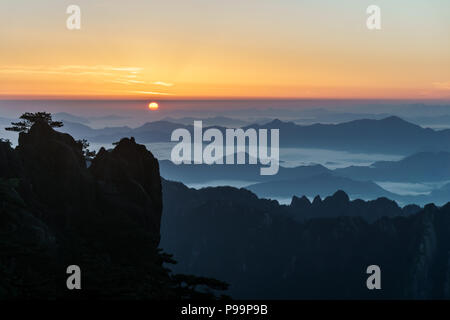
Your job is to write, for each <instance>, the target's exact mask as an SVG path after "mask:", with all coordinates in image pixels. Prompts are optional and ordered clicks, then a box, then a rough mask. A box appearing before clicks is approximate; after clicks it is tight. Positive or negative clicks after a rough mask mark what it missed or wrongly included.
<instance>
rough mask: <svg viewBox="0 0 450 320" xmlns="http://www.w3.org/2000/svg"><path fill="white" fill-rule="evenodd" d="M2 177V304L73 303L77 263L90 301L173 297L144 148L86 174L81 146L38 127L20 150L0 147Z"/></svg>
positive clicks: (108, 155) (108, 156)
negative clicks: (70, 283)
mask: <svg viewBox="0 0 450 320" xmlns="http://www.w3.org/2000/svg"><path fill="white" fill-rule="evenodd" d="M0 168H1V169H0V249H1V251H0V274H2V275H1V276H0V278H2V280H0V297H2V296H4V297H9V298H14V297H17V298H23V297H27V296H29V297H36V296H39V295H41V296H43V297H47V298H52V297H53V298H55V297H70V296H71V292H69V291H68V290H67V289H66V288H65V280H64V279H65V277H66V274H65V269H66V268H67V266H69V265H71V264H77V265H80V266H82V269H83V279H84V286H83V294H84V295H85V296H86V297H125V296H128V297H155V296H157V297H159V298H164V297H165V296H170V294H172V293H173V291H170V282H171V280H170V277H169V275H168V273H167V270H166V269H164V268H163V267H162V262H163V260H164V259H165V258H164V257H163V256H161V255H160V254H159V253H158V249H157V247H158V243H159V238H160V230H159V225H160V220H161V212H162V195H161V180H160V176H159V167H158V162H157V160H156V159H155V158H154V157H153V155H152V154H151V153H150V152H149V151H147V150H146V149H145V147H144V146H142V145H138V144H136V142H135V141H134V139H123V140H122V141H121V142H120V143H119V144H118V145H117V146H116V148H114V149H113V150H111V151H106V150H104V149H103V150H102V151H101V152H100V153H99V155H98V156H97V157H96V158H95V159H94V160H93V162H92V166H91V167H90V168H87V167H86V162H85V159H84V157H83V152H82V146H81V144H80V143H79V142H77V141H75V140H74V139H73V138H72V137H71V136H70V135H68V134H63V133H60V132H57V131H55V130H53V129H52V128H51V127H50V126H49V125H48V124H46V123H44V122H37V123H35V124H34V125H33V126H32V127H31V129H30V130H29V132H23V133H20V136H19V145H18V147H17V148H16V149H15V150H14V149H12V148H11V147H10V146H9V144H7V143H4V142H2V143H0ZM39 279H40V280H39ZM125 279H126V281H125ZM146 279H147V280H146ZM149 279H150V280H149ZM151 279H153V280H151ZM164 283H166V284H165V285H164ZM171 292H172V293H171ZM73 294H75V295H76V293H72V295H73Z"/></svg>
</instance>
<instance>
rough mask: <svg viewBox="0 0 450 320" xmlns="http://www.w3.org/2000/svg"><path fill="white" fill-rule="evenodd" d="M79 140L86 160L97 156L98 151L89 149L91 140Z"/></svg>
mask: <svg viewBox="0 0 450 320" xmlns="http://www.w3.org/2000/svg"><path fill="white" fill-rule="evenodd" d="M77 142H78V143H79V144H80V145H81V148H82V150H83V155H84V158H85V159H86V160H92V159H93V158H94V157H95V155H96V152H95V151H91V150H89V149H88V148H89V145H90V144H89V142H88V141H87V140H86V139H81V140H77Z"/></svg>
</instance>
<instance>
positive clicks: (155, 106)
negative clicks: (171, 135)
mask: <svg viewBox="0 0 450 320" xmlns="http://www.w3.org/2000/svg"><path fill="white" fill-rule="evenodd" d="M148 108H149V109H150V110H152V111H153V110H158V108H159V105H158V104H157V103H156V102H150V103H149V104H148Z"/></svg>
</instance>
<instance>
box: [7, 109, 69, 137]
mask: <svg viewBox="0 0 450 320" xmlns="http://www.w3.org/2000/svg"><path fill="white" fill-rule="evenodd" d="M20 119H22V121H19V122H12V123H11V127H8V128H5V130H7V131H15V132H28V131H29V130H30V128H31V126H32V125H33V124H35V123H36V122H38V121H43V122H45V123H47V124H48V125H49V126H50V127H52V128H60V127H62V126H63V123H62V122H61V121H53V119H52V115H51V113H48V112H36V113H33V112H25V113H24V114H23V115H21V116H20Z"/></svg>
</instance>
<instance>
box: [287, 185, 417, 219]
mask: <svg viewBox="0 0 450 320" xmlns="http://www.w3.org/2000/svg"><path fill="white" fill-rule="evenodd" d="M289 207H290V211H291V213H292V217H293V218H294V219H296V220H298V221H302V220H305V219H311V218H325V217H339V216H355V217H362V218H364V219H366V220H367V221H375V220H377V219H379V218H381V217H395V216H402V215H410V214H413V213H417V212H419V211H420V210H421V208H420V207H419V206H415V205H409V206H407V207H405V208H400V207H399V206H398V205H397V203H396V202H395V201H392V200H389V199H387V198H378V199H376V200H371V201H364V200H361V199H356V200H353V201H350V199H349V197H348V195H347V194H346V193H345V192H344V191H342V190H338V191H336V192H335V193H334V194H333V195H332V196H329V197H326V198H325V199H323V200H322V199H321V198H320V197H319V196H316V197H315V198H314V200H313V202H312V203H311V202H309V200H308V198H306V197H305V196H303V197H302V198H298V197H296V196H294V197H293V198H292V201H291V204H290V206H289Z"/></svg>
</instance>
